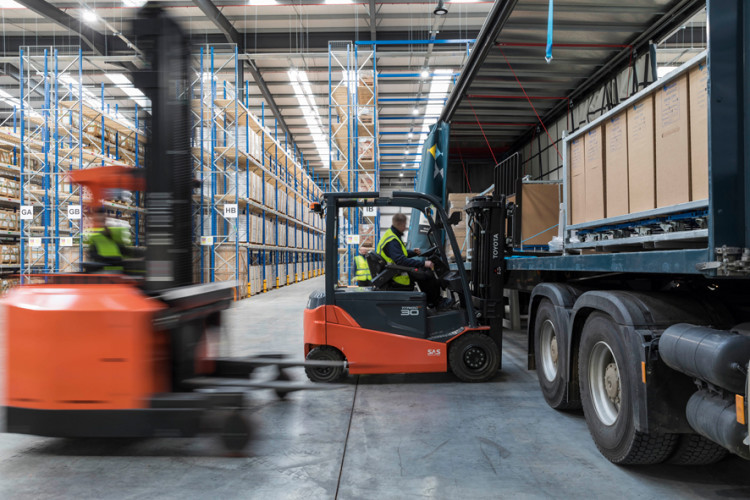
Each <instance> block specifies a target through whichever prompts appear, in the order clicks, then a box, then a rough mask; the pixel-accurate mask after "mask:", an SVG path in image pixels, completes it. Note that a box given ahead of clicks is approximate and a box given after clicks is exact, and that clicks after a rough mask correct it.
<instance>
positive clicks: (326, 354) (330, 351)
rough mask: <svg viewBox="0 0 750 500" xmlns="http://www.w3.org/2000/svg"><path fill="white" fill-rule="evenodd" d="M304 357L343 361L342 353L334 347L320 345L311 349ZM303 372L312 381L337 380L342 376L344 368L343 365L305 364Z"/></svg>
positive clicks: (312, 359) (315, 359)
mask: <svg viewBox="0 0 750 500" xmlns="http://www.w3.org/2000/svg"><path fill="white" fill-rule="evenodd" d="M305 359H307V360H308V361H344V355H343V354H342V353H341V351H339V350H338V349H336V348H335V347H331V346H328V345H322V346H318V347H314V348H313V349H311V350H310V352H309V353H307V358H305ZM305 373H306V374H307V378H309V379H310V380H312V381H313V382H337V381H338V380H341V378H342V377H343V376H344V368H343V366H341V367H329V366H326V367H323V368H314V367H309V366H306V367H305Z"/></svg>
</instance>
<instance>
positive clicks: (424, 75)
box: [419, 69, 430, 80]
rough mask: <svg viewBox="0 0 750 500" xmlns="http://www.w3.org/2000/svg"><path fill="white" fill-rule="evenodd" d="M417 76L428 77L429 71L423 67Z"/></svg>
mask: <svg viewBox="0 0 750 500" xmlns="http://www.w3.org/2000/svg"><path fill="white" fill-rule="evenodd" d="M419 76H421V77H422V78H424V79H425V80H427V79H428V78H429V77H430V72H429V71H427V70H426V69H423V70H422V72H421V73H420V74H419Z"/></svg>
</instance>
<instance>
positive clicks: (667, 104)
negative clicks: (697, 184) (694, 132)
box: [654, 75, 690, 207]
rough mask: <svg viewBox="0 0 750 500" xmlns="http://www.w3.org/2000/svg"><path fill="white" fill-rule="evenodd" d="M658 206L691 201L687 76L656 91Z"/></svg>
mask: <svg viewBox="0 0 750 500" xmlns="http://www.w3.org/2000/svg"><path fill="white" fill-rule="evenodd" d="M655 102H656V114H655V123H656V126H655V129H654V130H655V132H656V206H657V207H667V206H670V205H677V204H678V203H685V202H688V201H690V129H689V124H690V119H689V118H690V117H689V102H688V79H687V75H684V76H681V77H679V78H677V79H676V80H673V81H671V82H669V83H668V84H666V85H664V86H662V87H661V88H660V89H659V90H658V91H657V92H656V101H655Z"/></svg>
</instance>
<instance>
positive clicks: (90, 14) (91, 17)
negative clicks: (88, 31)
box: [81, 9, 99, 24]
mask: <svg viewBox="0 0 750 500" xmlns="http://www.w3.org/2000/svg"><path fill="white" fill-rule="evenodd" d="M81 20H83V22H84V23H88V24H94V23H96V22H98V21H99V16H97V15H96V12H94V11H93V10H89V9H83V11H81Z"/></svg>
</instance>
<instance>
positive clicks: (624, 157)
mask: <svg viewBox="0 0 750 500" xmlns="http://www.w3.org/2000/svg"><path fill="white" fill-rule="evenodd" d="M604 144H605V147H604V158H605V159H606V166H605V168H604V179H605V183H606V187H607V190H606V192H607V217H615V216H618V215H625V214H627V213H628V210H629V208H630V201H629V194H628V128H627V117H626V113H621V114H619V115H617V116H615V117H613V118H610V119H609V120H607V123H606V124H605V126H604Z"/></svg>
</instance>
